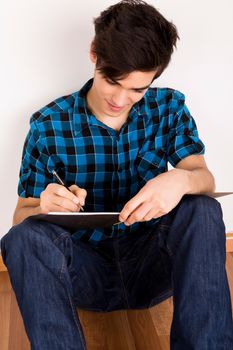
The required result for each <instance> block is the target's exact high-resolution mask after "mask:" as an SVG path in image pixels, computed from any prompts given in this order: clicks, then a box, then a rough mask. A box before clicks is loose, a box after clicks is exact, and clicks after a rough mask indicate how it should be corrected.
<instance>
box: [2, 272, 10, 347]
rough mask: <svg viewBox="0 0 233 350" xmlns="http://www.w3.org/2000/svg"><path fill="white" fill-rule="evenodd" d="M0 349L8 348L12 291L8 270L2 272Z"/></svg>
mask: <svg viewBox="0 0 233 350" xmlns="http://www.w3.org/2000/svg"><path fill="white" fill-rule="evenodd" d="M0 293H1V294H0V295H1V298H0V334H1V336H0V349H1V350H8V342H9V327H10V306H11V292H10V284H9V277H8V274H7V272H1V273H0Z"/></svg>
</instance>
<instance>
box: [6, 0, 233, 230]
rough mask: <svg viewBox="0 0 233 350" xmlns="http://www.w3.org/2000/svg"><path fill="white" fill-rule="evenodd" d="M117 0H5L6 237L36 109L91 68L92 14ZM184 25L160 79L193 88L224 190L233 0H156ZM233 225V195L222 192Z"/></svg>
mask: <svg viewBox="0 0 233 350" xmlns="http://www.w3.org/2000/svg"><path fill="white" fill-rule="evenodd" d="M116 2H117V1H108V0H99V1H98V2H97V1H96V2H95V1H93V0H86V1H85V2H84V1H77V0H50V1H47V0H40V1H36V0H21V1H18V0H3V1H2V2H1V5H0V42H1V55H0V60H1V64H0V76H1V88H0V89H1V91H0V96H1V112H0V122H1V128H0V149H1V152H0V157H1V159H0V164H1V172H0V186H1V189H0V191H1V192H0V193H1V202H0V203H1V204H0V212H1V219H0V237H1V236H2V235H3V234H5V233H6V232H7V230H8V229H9V227H10V226H11V218H12V213H13V210H14V208H15V204H16V201H17V182H18V172H19V166H20V158H21V153H22V146H23V142H24V138H25V136H26V132H27V130H28V122H29V118H30V115H31V114H32V113H33V112H35V111H36V110H37V109H39V108H40V107H42V106H44V105H45V104H47V103H49V102H50V101H52V100H53V99H55V98H56V97H59V96H62V95H66V94H69V93H71V92H74V91H77V90H79V88H80V87H81V86H82V85H83V84H84V82H85V81H86V80H87V79H89V78H90V77H91V76H92V73H93V66H92V65H91V63H90V61H89V56H88V50H89V45H90V42H91V39H92V37H93V34H94V26H93V24H92V22H93V18H94V17H96V16H98V15H99V13H100V11H102V10H103V9H105V8H106V7H108V6H109V5H111V4H114V3H116ZM148 2H149V3H151V4H153V5H154V6H155V7H157V8H158V9H159V10H160V11H161V12H162V13H163V14H164V15H165V16H166V18H167V19H169V20H172V21H173V22H174V23H175V24H176V25H177V27H178V30H179V33H180V37H181V40H180V41H179V43H178V50H177V51H176V52H175V53H174V55H173V59H172V63H171V65H170V66H169V68H168V69H167V70H166V71H165V72H164V73H163V75H162V77H160V78H159V79H158V80H157V81H156V83H155V84H154V85H157V86H169V87H173V88H176V89H178V90H180V91H182V92H183V93H185V95H186V101H187V105H188V107H189V109H190V111H191V113H192V115H193V116H194V118H195V120H196V122H197V125H198V128H199V133H200V136H201V138H202V139H203V141H204V142H205V144H206V149H207V152H206V160H207V164H208V166H209V168H210V169H211V170H212V172H213V173H214V175H215V177H216V182H217V190H219V191H220V190H222V191H224V190H225V191H230V190H231V191H233V180H232V174H231V172H232V170H233V165H232V159H233V157H232V155H233V135H232V134H233V124H232V118H233V114H232V111H231V108H232V100H233V99H232V81H233V63H232V62H233V40H232V35H233V21H232V13H233V2H232V0H222V1H221V2H219V1H215V0H206V1H201V0H196V1H190V0H176V1H174V0H170V1H169V0H158V1H156V0H154V1H153V0H150V1H148ZM220 201H221V203H222V206H223V210H224V219H225V223H226V226H227V230H228V231H229V230H233V215H232V212H233V210H232V207H233V196H231V197H226V198H224V199H221V200H220Z"/></svg>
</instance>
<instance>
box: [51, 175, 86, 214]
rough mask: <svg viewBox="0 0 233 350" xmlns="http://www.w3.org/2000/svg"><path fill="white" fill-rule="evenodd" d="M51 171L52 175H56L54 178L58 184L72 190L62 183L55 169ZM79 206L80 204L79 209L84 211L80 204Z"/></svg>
mask: <svg viewBox="0 0 233 350" xmlns="http://www.w3.org/2000/svg"><path fill="white" fill-rule="evenodd" d="M52 173H53V175H54V176H55V177H56V179H57V181H58V182H59V184H60V185H62V186H64V187H65V188H67V190H68V191H70V192H72V191H71V190H70V189H69V187H68V186H66V185H65V184H64V182H63V181H62V179H61V178H60V176H59V175H58V174H57V173H56V171H55V170H52ZM79 206H80V209H81V210H82V211H84V209H83V207H82V206H81V205H80V204H79Z"/></svg>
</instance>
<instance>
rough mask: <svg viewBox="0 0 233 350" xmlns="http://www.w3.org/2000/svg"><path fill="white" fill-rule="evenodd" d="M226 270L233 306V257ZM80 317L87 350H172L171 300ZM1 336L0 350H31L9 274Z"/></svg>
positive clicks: (0, 296)
mask: <svg viewBox="0 0 233 350" xmlns="http://www.w3.org/2000/svg"><path fill="white" fill-rule="evenodd" d="M0 267H1V266H0ZM226 269H227V275H228V281H229V285H230V291H231V300H232V303H233V253H227V260H226ZM0 271H1V269H0ZM78 313H79V316H80V319H81V323H82V326H83V329H84V333H85V337H86V340H87V344H88V350H169V333H170V326H171V320H172V313H173V303H172V298H169V299H167V300H166V301H164V302H163V303H160V304H159V305H156V306H155V307H153V308H151V309H146V310H142V311H115V312H112V313H93V312H86V311H85V312H84V311H81V310H79V311H78ZM0 334H1V336H0V350H29V349H30V345H29V342H28V339H27V336H26V334H25V331H24V326H23V323H22V319H21V316H20V313H19V310H18V306H17V303H16V300H15V295H14V292H13V291H12V288H11V285H10V281H9V277H8V273H7V272H6V271H2V272H0ZM45 350H46V349H45Z"/></svg>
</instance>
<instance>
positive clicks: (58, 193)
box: [40, 183, 87, 214]
mask: <svg viewBox="0 0 233 350" xmlns="http://www.w3.org/2000/svg"><path fill="white" fill-rule="evenodd" d="M69 189H70V190H71V192H70V191H68V190H67V188H65V187H64V186H62V185H59V184H55V183H51V184H49V185H48V186H47V187H46V189H45V190H44V191H43V192H41V195H40V208H41V213H43V214H47V213H48V212H50V211H65V212H77V211H80V206H83V205H84V204H85V198H86V195H87V191H86V190H84V189H82V188H80V187H78V186H76V185H72V186H70V187H69Z"/></svg>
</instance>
